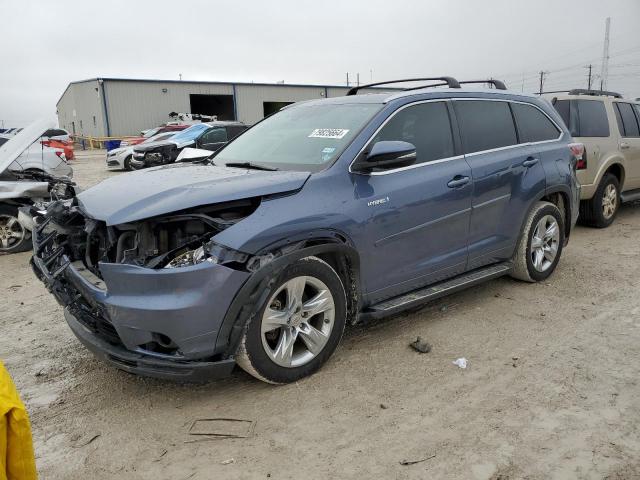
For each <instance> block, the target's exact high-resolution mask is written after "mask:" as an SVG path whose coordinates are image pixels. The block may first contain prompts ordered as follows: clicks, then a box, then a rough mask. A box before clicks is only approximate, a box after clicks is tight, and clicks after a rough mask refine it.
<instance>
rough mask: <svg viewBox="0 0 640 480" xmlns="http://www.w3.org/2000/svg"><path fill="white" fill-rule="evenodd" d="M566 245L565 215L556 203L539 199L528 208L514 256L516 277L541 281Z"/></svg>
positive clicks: (552, 267) (556, 261)
mask: <svg viewBox="0 0 640 480" xmlns="http://www.w3.org/2000/svg"><path fill="white" fill-rule="evenodd" d="M563 245H564V219H563V217H562V213H561V212H560V210H559V209H558V207H556V206H555V205H554V204H553V203H549V202H537V203H536V204H535V205H534V207H533V208H532V209H531V211H530V212H529V215H528V216H527V220H526V221H525V224H524V228H523V229H522V233H521V234H520V239H519V241H518V247H517V249H516V253H515V255H514V256H513V270H512V271H511V273H510V275H511V276H512V277H513V278H516V279H518V280H522V281H525V282H540V281H542V280H545V279H547V278H548V277H549V276H550V275H551V274H552V273H553V271H554V270H555V269H556V266H557V265H558V262H559V261H560V255H561V254H562V247H563Z"/></svg>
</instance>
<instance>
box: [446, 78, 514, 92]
mask: <svg viewBox="0 0 640 480" xmlns="http://www.w3.org/2000/svg"><path fill="white" fill-rule="evenodd" d="M458 83H459V84H460V85H463V84H466V83H487V84H489V85H493V86H494V87H496V90H506V89H507V86H506V85H505V84H504V82H502V81H500V80H495V79H493V78H490V79H489V80H463V81H461V82H458Z"/></svg>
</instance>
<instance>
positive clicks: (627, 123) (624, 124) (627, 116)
mask: <svg viewBox="0 0 640 480" xmlns="http://www.w3.org/2000/svg"><path fill="white" fill-rule="evenodd" d="M614 108H615V109H616V117H617V119H618V127H620V134H621V135H622V136H623V137H640V125H638V118H636V112H634V108H633V105H631V104H630V103H622V102H615V105H614Z"/></svg>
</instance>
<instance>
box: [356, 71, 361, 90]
mask: <svg viewBox="0 0 640 480" xmlns="http://www.w3.org/2000/svg"><path fill="white" fill-rule="evenodd" d="M356 85H357V86H358V87H359V86H360V72H358V73H356Z"/></svg>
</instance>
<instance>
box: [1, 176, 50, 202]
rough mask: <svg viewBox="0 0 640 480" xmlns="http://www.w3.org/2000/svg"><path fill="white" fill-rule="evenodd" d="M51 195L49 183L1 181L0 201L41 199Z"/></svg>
mask: <svg viewBox="0 0 640 480" xmlns="http://www.w3.org/2000/svg"><path fill="white" fill-rule="evenodd" d="M48 194H49V184H48V183H47V182H30V181H24V180H22V181H19V182H14V181H7V182H4V181H0V200H9V199H12V198H21V197H27V198H41V197H46V196H47V195H48Z"/></svg>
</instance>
